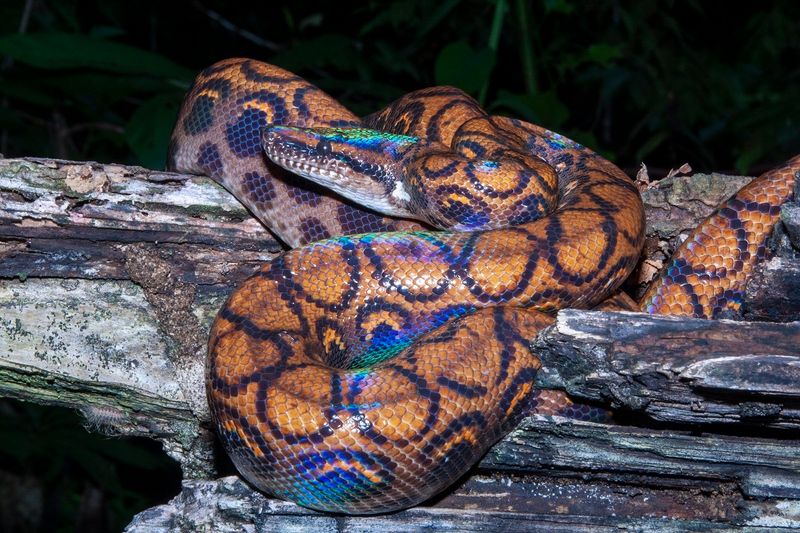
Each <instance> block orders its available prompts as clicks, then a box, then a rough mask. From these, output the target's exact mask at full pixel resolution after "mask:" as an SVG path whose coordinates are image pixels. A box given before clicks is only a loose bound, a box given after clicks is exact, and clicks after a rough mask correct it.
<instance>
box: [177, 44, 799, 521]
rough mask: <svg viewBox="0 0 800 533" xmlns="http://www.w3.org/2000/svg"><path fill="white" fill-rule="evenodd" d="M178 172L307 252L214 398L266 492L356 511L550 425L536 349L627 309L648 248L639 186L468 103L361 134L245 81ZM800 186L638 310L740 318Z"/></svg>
mask: <svg viewBox="0 0 800 533" xmlns="http://www.w3.org/2000/svg"><path fill="white" fill-rule="evenodd" d="M168 166H169V167H170V168H171V169H174V170H177V171H181V172H185V173H194V174H202V175H206V176H208V177H210V178H212V179H213V180H215V181H217V182H219V183H220V184H221V185H223V186H224V187H225V188H226V189H228V190H229V191H230V192H231V193H232V194H234V195H235V196H236V197H237V198H238V199H239V200H240V201H241V202H242V203H243V204H244V205H245V206H246V207H247V208H248V209H249V210H250V211H251V212H252V213H253V214H254V215H255V216H256V217H257V218H259V219H260V220H261V221H262V222H263V223H264V224H265V225H266V226H267V227H268V228H269V229H270V231H272V232H273V233H274V234H275V235H276V236H277V237H278V238H279V239H280V240H281V241H283V243H285V244H286V245H287V246H288V247H290V249H289V250H287V251H284V252H283V253H281V254H279V255H278V256H277V257H275V258H274V259H273V260H271V261H269V262H267V263H266V264H264V265H263V266H261V267H260V268H259V269H258V270H257V271H256V272H255V273H254V274H253V275H252V276H251V277H249V278H248V279H246V280H245V281H244V282H242V283H241V284H240V285H239V286H238V287H237V288H236V289H235V290H234V292H233V293H232V294H231V295H230V296H229V298H228V299H227V301H226V303H225V304H224V305H223V306H222V308H221V309H220V311H219V312H218V314H217V316H216V319H215V320H214V323H213V325H212V327H211V333H210V337H209V343H208V356H207V362H206V387H207V395H208V401H209V406H210V410H211V416H212V419H213V422H214V425H215V427H216V429H217V432H218V434H219V435H220V437H221V440H222V442H223V444H224V447H225V449H226V451H227V453H228V454H229V456H230V457H231V459H232V460H233V463H234V464H235V466H236V468H237V469H238V470H239V472H240V473H241V474H242V475H243V477H244V478H245V479H246V480H247V481H248V482H249V483H251V484H252V485H253V486H255V487H256V488H257V489H259V490H261V491H263V492H265V493H268V494H271V495H273V496H276V497H279V498H282V499H287V500H291V501H294V502H296V503H298V504H300V505H302V506H305V507H309V508H312V509H316V510H321V511H327V512H333V513H348V514H377V513H386V512H391V511H396V510H399V509H404V508H408V507H411V506H414V505H417V504H420V503H422V502H425V501H426V500H429V499H430V498H431V497H433V496H434V495H436V494H438V493H439V492H440V491H442V490H443V489H445V488H446V487H448V486H449V485H451V484H453V483H454V482H455V481H456V480H458V479H459V478H460V477H461V476H462V475H464V473H465V472H467V470H469V469H470V468H471V467H472V465H474V464H475V463H476V462H477V461H478V460H479V459H480V457H481V456H482V455H483V454H484V453H485V452H486V451H487V450H488V448H489V447H491V446H492V445H493V444H494V443H495V442H496V441H497V440H499V439H500V438H501V437H502V436H503V435H505V434H506V433H507V432H509V431H510V430H511V429H513V428H514V427H515V425H516V424H517V423H518V422H519V421H520V420H521V418H522V417H524V416H526V415H527V414H529V413H530V412H532V411H536V410H537V408H544V406H545V404H546V403H547V402H548V401H551V400H552V398H554V397H553V396H548V395H547V394H546V393H547V391H540V390H538V389H537V388H536V387H535V377H536V373H537V371H538V369H539V368H540V366H541V362H540V361H539V359H538V357H536V355H535V354H534V353H532V352H531V350H530V348H529V342H530V340H531V339H533V338H534V337H535V336H536V335H537V333H538V332H540V331H541V330H542V329H543V328H545V327H547V326H548V325H550V324H552V322H553V320H554V319H553V313H554V312H555V311H556V310H558V309H564V308H568V307H574V308H590V307H592V306H594V305H597V304H598V303H601V302H603V301H604V300H605V299H606V298H608V297H609V296H611V295H613V294H614V293H615V291H617V289H618V288H619V287H620V285H621V284H622V283H623V281H624V280H625V279H626V278H627V277H628V276H629V274H630V273H631V272H632V270H633V269H634V268H635V266H636V264H637V262H638V260H639V257H640V254H641V250H642V247H643V242H644V235H645V217H644V210H643V204H642V200H641V197H640V195H639V191H638V189H637V187H636V186H635V184H634V183H633V182H632V181H631V180H630V179H629V178H628V176H627V175H626V174H625V173H623V172H622V171H621V170H620V169H619V168H618V167H616V166H615V165H614V164H612V163H610V162H609V161H607V160H606V159H604V158H603V157H601V156H600V155H598V154H596V153H595V152H593V151H592V150H590V149H588V148H586V147H584V146H582V145H580V144H578V143H577V142H574V141H572V140H570V139H569V138H567V137H564V136H562V135H560V134H557V133H555V132H552V131H549V130H547V129H545V128H543V127H540V126H537V125H534V124H530V123H528V122H524V121H521V120H518V119H513V118H508V117H500V116H493V115H489V114H487V113H486V111H484V110H483V109H482V108H481V107H480V106H479V105H478V103H477V102H476V101H475V100H474V99H473V98H472V97H470V96H469V95H468V94H466V93H465V92H463V91H461V90H459V89H457V88H453V87H431V88H428V89H421V90H418V91H414V92H411V93H408V94H406V95H404V96H402V97H401V98H399V99H398V100H396V101H395V102H393V103H392V104H390V105H388V106H387V107H385V108H384V109H382V110H380V111H378V112H376V113H374V114H371V115H368V116H366V117H364V118H360V117H358V116H356V115H354V114H353V113H351V112H350V111H349V110H347V109H346V108H345V107H344V106H342V105H341V104H340V103H338V102H337V101H336V100H335V99H334V98H332V97H331V96H329V95H327V94H326V93H324V92H323V91H322V90H320V89H319V88H317V87H315V86H314V85H313V84H311V83H309V82H308V81H306V80H304V79H303V78H301V77H300V76H298V75H296V74H293V73H291V72H288V71H286V70H283V69H281V68H279V67H277V66H273V65H269V64H266V63H262V62H259V61H256V60H252V59H243V58H234V59H228V60H224V61H221V62H218V63H216V64H214V65H212V66H211V67H209V68H207V69H206V70H204V71H203V72H201V73H200V74H199V75H198V76H197V78H196V80H195V82H194V84H193V86H192V87H191V89H190V91H189V92H188V94H187V95H186V97H185V100H184V102H183V105H182V107H181V110H180V113H179V116H178V120H177V123H176V126H175V128H174V131H173V134H172V137H171V140H170V147H169V156H168ZM798 175H800V157H795V158H794V159H791V160H790V161H789V162H787V163H786V164H785V165H783V166H781V167H779V168H777V169H774V170H772V171H769V172H767V173H765V174H764V175H762V176H760V177H759V178H757V179H755V180H754V181H753V182H751V183H750V184H749V185H747V186H745V187H744V188H743V189H742V190H740V191H739V192H738V193H737V194H736V195H735V196H733V197H732V198H731V199H729V200H727V201H726V202H725V203H723V204H722V205H720V206H719V207H718V208H717V209H716V210H715V211H714V213H713V214H712V215H711V216H710V217H709V218H708V219H707V220H706V221H704V222H703V223H702V224H701V225H699V226H698V227H697V228H696V229H695V230H694V231H693V232H692V233H691V234H690V235H689V236H688V238H687V239H686V241H685V242H684V243H683V245H682V246H681V247H680V248H679V249H678V250H677V251H676V252H675V254H674V255H673V256H672V258H671V259H670V260H669V261H668V262H667V264H666V266H665V269H664V272H663V274H662V276H661V277H660V278H659V279H658V281H656V282H654V283H653V284H652V285H651V286H650V288H649V290H648V291H647V293H646V294H645V295H644V297H643V299H642V301H641V302H640V304H639V308H640V309H641V310H642V311H645V312H648V313H652V314H672V315H682V316H694V317H703V318H715V317H717V316H719V315H720V314H721V313H723V312H725V311H728V310H736V309H738V308H739V306H740V305H741V302H742V295H743V291H744V286H745V283H746V280H747V278H748V277H749V276H750V275H751V274H752V272H753V270H754V268H755V266H756V265H757V263H758V262H759V261H761V260H763V259H764V258H765V257H768V255H769V247H768V246H767V239H768V237H769V235H770V232H771V230H772V228H773V227H774V226H775V224H776V223H777V222H778V220H779V215H780V207H781V205H782V204H783V203H784V202H786V201H788V200H789V199H791V198H792V197H793V192H792V191H793V187H794V184H795V182H796V181H797V179H798ZM555 398H556V400H552V401H555V402H556V403H558V402H560V401H561V400H559V399H558V398H560V397H559V396H555Z"/></svg>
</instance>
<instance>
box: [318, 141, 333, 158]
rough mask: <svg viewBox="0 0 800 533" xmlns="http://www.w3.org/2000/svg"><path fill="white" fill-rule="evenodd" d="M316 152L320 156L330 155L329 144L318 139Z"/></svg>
mask: <svg viewBox="0 0 800 533" xmlns="http://www.w3.org/2000/svg"><path fill="white" fill-rule="evenodd" d="M316 150H317V152H319V153H320V154H322V155H328V154H330V153H331V143H330V142H329V141H328V140H326V139H320V140H319V142H318V143H317V148H316Z"/></svg>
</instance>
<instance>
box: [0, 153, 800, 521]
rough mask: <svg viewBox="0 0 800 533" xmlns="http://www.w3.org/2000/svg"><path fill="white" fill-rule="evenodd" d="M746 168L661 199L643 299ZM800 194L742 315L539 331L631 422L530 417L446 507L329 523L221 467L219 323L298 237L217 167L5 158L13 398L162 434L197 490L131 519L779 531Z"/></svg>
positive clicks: (792, 373) (633, 287)
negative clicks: (261, 211)
mask: <svg viewBox="0 0 800 533" xmlns="http://www.w3.org/2000/svg"><path fill="white" fill-rule="evenodd" d="M746 181H747V178H736V179H730V178H728V177H725V176H718V175H702V176H701V175H695V176H692V177H677V178H671V179H670V180H665V182H662V183H659V184H658V186H656V187H654V188H651V189H649V190H647V191H645V193H644V198H645V203H646V205H647V209H648V220H650V222H651V225H650V226H649V228H648V245H647V250H646V255H647V257H646V258H644V260H643V262H642V268H641V269H640V271H639V273H638V279H634V280H633V281H632V282H631V284H630V286H629V287H628V288H629V290H630V291H631V292H632V293H636V292H637V291H639V290H640V289H641V286H642V285H643V284H644V282H646V281H647V279H648V278H649V277H650V276H651V275H652V274H653V272H654V271H655V270H656V269H657V267H658V265H659V263H660V262H661V261H663V259H664V257H667V256H668V254H669V253H671V250H672V249H674V247H675V245H676V242H677V241H678V240H680V238H681V235H685V233H686V231H687V230H688V229H690V228H692V227H694V226H695V225H696V224H697V223H698V221H699V220H700V219H701V218H702V217H704V216H705V215H706V214H708V212H710V210H711V209H712V208H713V206H714V205H716V203H717V202H718V201H720V200H721V199H722V198H724V197H726V196H727V195H729V194H731V193H732V192H733V191H735V190H736V189H738V188H739V187H740V186H741V185H742V183H743V182H746ZM799 212H800V210H798V209H797V208H796V206H787V207H785V208H784V225H785V227H786V229H787V230H788V232H783V233H779V234H778V235H777V236H776V237H775V238H774V239H773V240H774V242H775V247H776V248H777V249H778V250H779V251H780V255H779V257H776V258H775V259H773V260H772V261H770V262H769V263H768V264H767V265H766V267H765V268H764V269H763V272H764V274H763V275H762V276H760V277H757V278H756V279H755V280H754V281H753V283H752V284H751V286H750V287H749V288H748V296H747V298H748V300H747V301H746V302H745V304H744V306H743V307H744V309H745V313H746V315H745V316H746V317H747V318H748V319H754V318H770V319H773V320H782V321H785V322H786V323H783V324H776V323H766V322H733V321H703V320H686V319H680V320H676V319H672V318H663V317H655V318H654V317H647V316H645V315H640V314H631V313H606V312H597V311H576V310H564V311H561V312H560V313H559V314H558V317H557V321H556V323H555V324H554V325H553V326H552V327H551V328H549V329H548V330H546V331H545V332H543V333H542V335H540V336H539V337H538V338H537V339H533V340H532V341H533V346H534V348H535V349H536V350H537V352H538V353H540V354H541V356H542V358H543V360H544V362H545V364H544V369H545V371H544V372H543V373H542V377H541V382H540V384H541V385H547V386H559V387H563V388H566V389H567V390H568V391H569V392H570V393H571V394H573V395H575V396H576V397H578V398H584V399H586V400H590V401H593V402H598V403H600V404H603V405H608V406H611V407H614V408H615V409H617V410H618V412H619V413H620V414H621V415H622V416H621V418H622V419H623V420H628V419H630V420H635V421H637V422H639V423H640V426H639V427H635V426H632V425H605V424H590V423H581V422H575V421H568V420H563V419H552V418H546V417H530V418H528V419H526V420H525V421H524V422H523V423H522V424H521V426H520V427H519V428H517V430H515V431H514V432H513V433H511V434H510V435H508V436H506V437H505V438H504V439H502V440H501V441H500V442H499V443H498V444H497V445H496V446H495V447H494V448H493V449H492V450H491V451H490V452H489V453H488V454H487V456H486V457H485V458H484V459H483V461H482V462H481V463H480V465H478V466H477V467H476V468H475V469H474V471H473V472H472V473H471V475H470V476H468V477H467V478H465V479H463V480H462V481H461V483H460V484H459V485H458V486H456V487H454V488H453V489H452V490H449V491H448V492H447V493H446V494H445V495H443V496H441V497H439V498H438V499H437V500H436V501H433V502H429V504H428V505H425V506H421V507H418V508H415V509H411V510H407V511H403V512H400V513H396V514H392V515H386V516H378V517H333V516H330V515H324V514H320V513H315V512H313V511H309V510H306V509H303V508H300V507H297V506H295V505H293V504H290V503H285V502H280V501H277V500H272V499H269V498H266V497H264V496H263V495H261V494H259V493H257V492H255V491H253V490H252V489H250V488H249V487H248V486H247V485H246V484H245V483H243V482H242V481H240V480H239V479H238V478H232V477H224V478H221V479H217V480H212V479H211V478H213V477H215V476H216V473H215V472H214V471H213V464H214V462H213V455H214V447H213V446H212V443H213V439H214V437H213V435H212V434H211V433H210V432H209V431H208V429H207V424H208V412H207V407H206V405H205V394H204V390H203V359H204V352H205V338H206V335H207V331H208V327H209V324H210V321H211V319H212V317H213V316H214V314H215V312H216V310H217V309H218V308H219V306H220V305H221V302H222V300H223V299H224V298H225V296H226V295H227V294H228V293H229V291H230V290H231V289H232V288H233V287H234V286H235V285H236V284H237V283H239V282H240V281H241V280H243V279H244V278H245V277H246V276H247V275H248V274H249V273H251V272H252V271H253V270H254V269H255V268H256V266H257V265H258V264H260V263H261V262H263V261H266V260H269V259H270V258H271V257H274V255H275V253H276V252H278V251H279V250H280V246H279V244H278V243H276V242H275V241H274V240H273V239H271V238H270V237H269V234H268V233H267V232H266V231H265V230H264V229H263V228H261V227H260V226H259V225H258V224H257V223H256V222H255V221H254V220H253V219H251V218H250V217H249V216H248V214H247V212H246V211H245V210H244V209H243V208H242V207H241V206H239V205H238V204H237V203H236V202H235V201H234V200H233V199H232V198H231V197H230V196H229V195H228V194H227V193H225V192H224V191H222V190H221V189H220V188H219V187H217V186H216V185H215V184H213V183H211V182H210V181H209V180H206V179H204V178H198V177H188V176H180V175H176V174H169V173H164V172H153V171H147V170H144V169H140V168H135V167H123V166H120V165H99V164H96V163H76V162H71V161H53V160H40V159H27V160H19V159H18V160H0V395H2V396H6V397H12V398H17V399H22V400H26V401H34V402H38V403H44V404H55V405H63V406H68V407H72V408H75V409H78V410H80V411H81V412H82V413H84V414H85V415H86V416H87V419H88V420H89V421H90V422H91V423H92V424H94V425H102V426H104V429H105V430H106V431H107V432H111V433H114V434H120V435H140V436H147V437H150V438H153V439H157V440H159V441H160V442H161V443H162V445H163V447H164V449H165V451H166V452H167V453H168V454H169V455H170V456H172V457H173V458H175V459H176V460H177V461H178V462H179V463H180V464H181V466H182V468H183V473H184V490H183V492H182V493H181V494H180V495H177V496H176V497H175V499H174V500H172V501H171V502H170V503H169V504H166V505H164V506H160V507H156V508H153V509H150V510H147V511H145V512H143V513H141V514H140V515H138V516H137V517H136V518H135V520H134V522H133V523H132V524H131V525H130V526H129V527H128V531H176V530H177V531H196V530H199V529H205V530H213V531H239V530H241V529H242V528H244V527H250V528H252V529H253V530H255V531H271V530H284V529H289V528H293V529H303V528H307V529H310V530H314V531H327V530H330V531H341V530H342V529H347V530H350V529H352V530H359V531H409V530H412V529H417V528H423V527H424V528H429V529H436V530H441V531H463V530H500V529H505V530H513V531H543V530H547V531H554V530H555V531H605V530H608V529H611V528H628V529H633V530H637V531H683V530H687V529H689V530H698V531H700V530H702V531H743V530H745V531H748V530H749V531H775V530H780V529H785V530H790V529H793V528H799V527H800V458H799V457H800V454H798V452H797V450H798V449H800V389H799V388H798V383H800V379H798V377H800V375H799V374H800V353H798V346H800V325H799V324H798V322H791V321H792V320H795V321H796V320H798V318H799V317H798V310H799V309H800V302H799V300H800V296H798V293H800V289H799V288H798V274H797V273H798V272H799V271H800V267H798V260H797V259H796V258H795V256H794V253H795V252H794V251H793V250H792V247H791V244H790V243H791V241H792V240H794V242H800V240H798V238H797V233H796V232H797V228H798V227H800V224H798V223H797V222H798V216H800V215H798V213H799Z"/></svg>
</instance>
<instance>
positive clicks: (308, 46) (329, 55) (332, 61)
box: [270, 33, 358, 71]
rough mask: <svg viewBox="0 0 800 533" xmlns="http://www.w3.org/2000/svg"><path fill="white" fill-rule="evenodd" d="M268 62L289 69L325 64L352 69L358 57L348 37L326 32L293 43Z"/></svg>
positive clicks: (301, 68)
mask: <svg viewBox="0 0 800 533" xmlns="http://www.w3.org/2000/svg"><path fill="white" fill-rule="evenodd" d="M270 62H271V63H275V64H276V65H280V66H281V67H283V68H285V69H287V70H291V71H298V70H303V69H306V68H309V67H326V66H334V67H337V68H339V69H342V70H353V67H354V65H355V64H357V63H358V58H357V55H356V53H355V49H354V48H353V43H352V41H351V40H350V39H349V38H348V37H345V36H344V35H340V34H338V33H326V34H324V35H320V36H319V37H317V38H314V39H310V40H308V41H298V42H296V43H294V45H293V46H292V47H291V48H289V49H288V50H286V51H283V52H280V53H278V54H275V55H274V56H272V58H271V60H270Z"/></svg>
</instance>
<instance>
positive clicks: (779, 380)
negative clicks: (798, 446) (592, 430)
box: [533, 309, 800, 431]
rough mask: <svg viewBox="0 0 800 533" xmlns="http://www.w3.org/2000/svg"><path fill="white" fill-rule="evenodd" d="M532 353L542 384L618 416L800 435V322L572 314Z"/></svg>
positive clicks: (546, 334)
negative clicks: (604, 406) (621, 412)
mask: <svg viewBox="0 0 800 533" xmlns="http://www.w3.org/2000/svg"><path fill="white" fill-rule="evenodd" d="M533 348H534V350H535V351H536V353H537V354H539V356H540V357H541V358H542V368H543V370H542V373H541V376H542V377H541V382H542V385H543V386H545V387H555V388H562V387H564V388H566V390H567V392H569V393H570V394H573V395H575V396H576V397H580V398H583V399H585V400H589V401H596V402H602V403H603V404H610V405H611V406H612V408H614V409H617V410H619V409H628V410H632V411H637V412H643V413H645V414H647V415H648V416H650V417H652V418H653V419H654V420H657V421H669V422H672V423H687V424H732V423H737V424H757V425H758V426H760V427H764V428H781V429H792V430H795V431H800V322H791V323H787V324H774V323H754V322H733V321H726V320H701V319H686V318H678V317H652V316H648V315H644V314H638V313H623V312H620V313H594V312H590V311H579V310H574V309H568V310H564V311H561V312H559V314H558V317H557V319H556V323H555V324H554V326H552V328H550V329H549V330H548V331H546V332H544V333H543V334H542V335H540V336H539V338H538V339H537V340H536V341H535V342H534V343H533Z"/></svg>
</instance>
